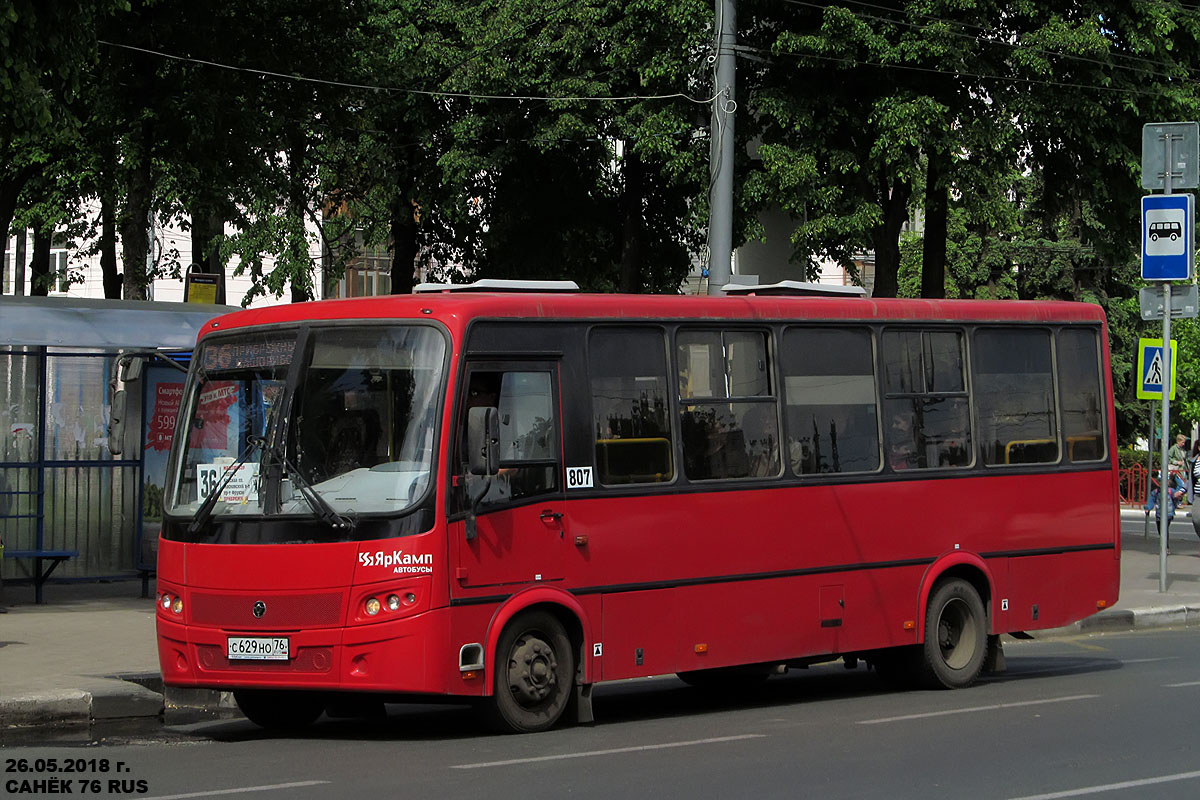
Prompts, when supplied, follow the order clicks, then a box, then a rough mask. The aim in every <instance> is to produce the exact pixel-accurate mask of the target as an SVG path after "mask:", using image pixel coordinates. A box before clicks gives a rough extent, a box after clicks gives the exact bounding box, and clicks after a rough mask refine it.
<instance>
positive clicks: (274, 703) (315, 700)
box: [233, 689, 325, 733]
mask: <svg viewBox="0 0 1200 800" xmlns="http://www.w3.org/2000/svg"><path fill="white" fill-rule="evenodd" d="M233 699H234V700H236V701H237V705H238V708H239V709H240V710H241V712H242V713H243V714H245V715H246V719H248V720H250V721H251V722H253V723H254V724H255V725H257V726H259V727H260V728H266V729H267V730H269V731H279V732H288V733H294V732H296V731H299V730H303V729H304V728H307V727H308V726H309V725H311V724H312V723H314V722H316V721H317V717H319V716H321V714H323V713H324V712H325V699H324V698H323V697H322V696H321V695H320V694H317V693H315V692H288V691H279V690H275V689H236V690H234V692H233Z"/></svg>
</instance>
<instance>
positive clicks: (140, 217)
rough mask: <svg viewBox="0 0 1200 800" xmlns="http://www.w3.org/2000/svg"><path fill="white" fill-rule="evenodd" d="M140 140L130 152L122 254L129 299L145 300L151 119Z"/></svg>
mask: <svg viewBox="0 0 1200 800" xmlns="http://www.w3.org/2000/svg"><path fill="white" fill-rule="evenodd" d="M139 133H140V134H141V138H140V141H139V142H137V143H135V144H134V152H133V153H131V154H130V157H131V160H132V162H133V163H132V167H131V170H130V173H129V186H128V188H127V191H126V195H125V208H124V210H123V212H122V214H121V223H120V228H121V254H122V259H121V260H122V261H123V262H124V266H125V272H124V277H123V284H122V289H123V291H124V295H125V299H126V300H145V299H146V297H147V292H146V288H147V287H148V286H149V283H150V276H149V275H148V274H147V270H146V257H147V256H148V255H149V252H150V232H149V228H150V200H151V196H150V193H151V185H150V123H149V122H143V123H142V126H141V129H140V131H139Z"/></svg>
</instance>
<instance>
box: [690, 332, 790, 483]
mask: <svg viewBox="0 0 1200 800" xmlns="http://www.w3.org/2000/svg"><path fill="white" fill-rule="evenodd" d="M675 349H676V356H677V361H678V365H679V376H678V377H679V400H680V420H679V433H680V438H681V440H682V441H683V459H684V472H685V473H686V474H687V476H688V478H690V479H692V480H708V479H716V478H767V477H773V476H776V475H779V474H780V469H781V467H780V456H779V450H780V448H779V411H778V406H777V403H776V400H775V397H774V394H773V392H772V391H771V377H770V370H769V368H768V365H769V362H768V360H767V334H766V333H765V332H763V331H695V330H681V331H680V332H679V333H678V334H677V335H676V338H675Z"/></svg>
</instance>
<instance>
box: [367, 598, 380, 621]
mask: <svg viewBox="0 0 1200 800" xmlns="http://www.w3.org/2000/svg"><path fill="white" fill-rule="evenodd" d="M380 608H381V606H380V605H379V598H378V597H368V598H367V605H366V611H367V616H369V617H373V616H375V615H376V614H378V613H379V609H380Z"/></svg>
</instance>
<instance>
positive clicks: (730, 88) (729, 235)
mask: <svg viewBox="0 0 1200 800" xmlns="http://www.w3.org/2000/svg"><path fill="white" fill-rule="evenodd" d="M715 8H716V15H717V19H716V25H715V26H714V27H715V28H716V32H717V41H716V45H717V47H716V53H715V58H716V85H715V86H714V87H713V95H714V97H713V107H712V127H711V129H710V134H711V148H710V150H709V161H708V173H709V186H710V187H711V188H710V189H709V198H708V200H709V203H708V208H709V211H708V293H709V294H720V293H721V287H722V286H724V285H725V284H727V283H729V275H730V271H731V269H730V265H731V262H732V259H733V144H734V135H733V116H734V111H736V110H737V103H736V101H735V100H734V97H735V95H734V84H735V77H736V73H737V64H736V62H735V61H734V58H735V55H734V46H735V45H736V43H737V6H736V5H735V0H715Z"/></svg>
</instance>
